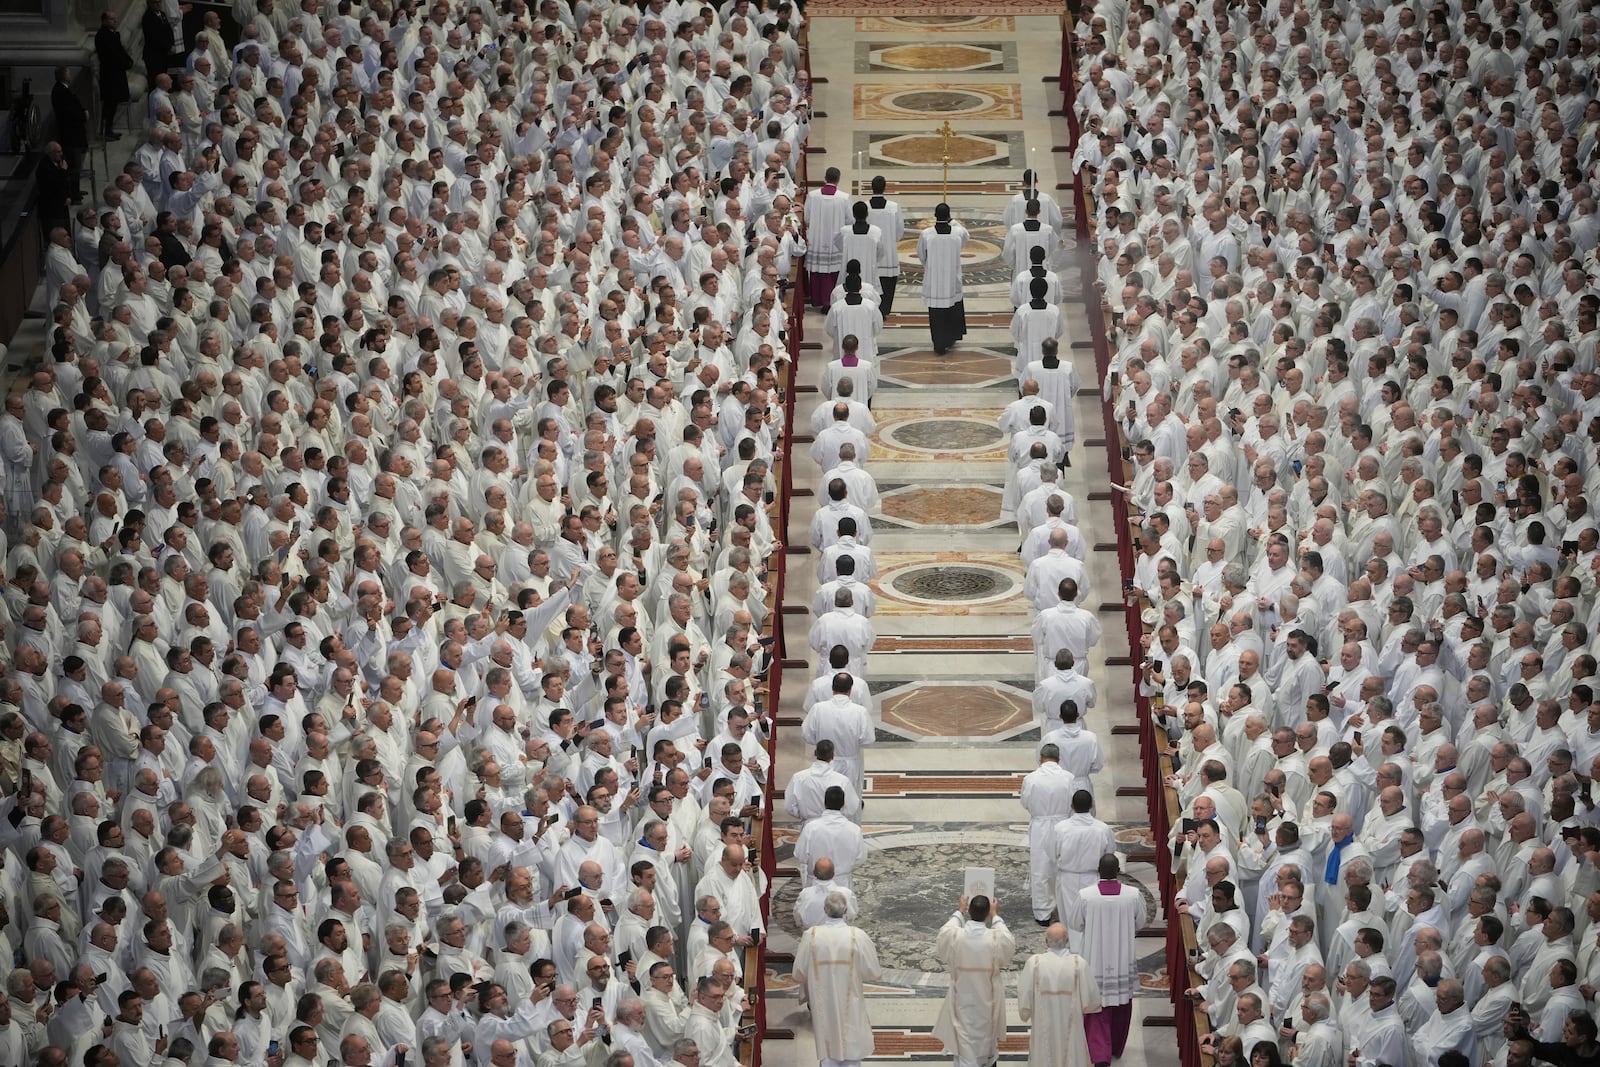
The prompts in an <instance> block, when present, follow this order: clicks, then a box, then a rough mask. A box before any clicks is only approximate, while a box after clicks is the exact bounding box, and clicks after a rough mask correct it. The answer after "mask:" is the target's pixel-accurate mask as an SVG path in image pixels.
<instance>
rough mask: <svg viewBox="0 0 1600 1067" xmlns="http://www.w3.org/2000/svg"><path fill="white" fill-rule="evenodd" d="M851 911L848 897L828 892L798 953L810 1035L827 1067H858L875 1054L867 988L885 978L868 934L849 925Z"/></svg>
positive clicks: (798, 977) (796, 966)
mask: <svg viewBox="0 0 1600 1067" xmlns="http://www.w3.org/2000/svg"><path fill="white" fill-rule="evenodd" d="M849 910H850V901H849V898H847V897H846V896H845V895H844V894H843V893H840V892H837V891H836V892H832V893H829V894H828V896H827V897H826V899H824V900H823V902H822V911H823V915H824V918H823V920H822V922H821V923H819V924H817V925H816V926H813V927H810V928H809V929H807V930H806V932H805V933H803V934H801V935H800V944H799V947H797V948H796V949H795V951H794V977H795V981H797V982H799V983H800V1003H802V1004H805V1005H807V1006H809V1007H810V1009H811V1030H812V1033H813V1034H814V1035H815V1037H816V1042H817V1057H818V1059H819V1061H820V1062H821V1064H822V1067H857V1065H858V1064H860V1062H861V1061H862V1060H863V1059H865V1058H866V1057H867V1056H870V1055H871V1054H872V1022H871V1021H870V1020H869V1019H868V1018H867V998H866V992H865V990H864V988H863V987H864V986H865V984H866V983H867V982H876V981H878V980H879V979H880V978H881V977H882V976H883V975H882V971H880V970H879V969H878V953H877V951H876V950H875V949H874V948H873V947H872V939H871V938H870V937H868V936H867V934H866V932H865V931H864V930H859V929H857V928H855V927H853V926H848V925H846V923H845V916H846V914H848V912H849Z"/></svg>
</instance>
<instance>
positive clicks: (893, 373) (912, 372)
mask: <svg viewBox="0 0 1600 1067" xmlns="http://www.w3.org/2000/svg"><path fill="white" fill-rule="evenodd" d="M1010 348H1011V346H1010V345H1005V346H999V345H996V346H992V347H984V348H960V349H957V350H956V351H954V352H948V353H946V354H945V355H942V356H941V355H939V354H938V353H936V352H934V351H933V349H931V348H916V347H906V348H880V349H879V350H878V356H879V359H880V362H879V364H878V373H879V374H880V375H881V376H882V377H883V378H884V379H885V380H887V381H893V382H898V383H899V384H901V385H907V386H930V387H933V388H948V387H950V386H952V385H988V384H993V383H999V382H1003V381H1007V380H1009V379H1010V378H1011V377H1012V367H1013V365H1014V364H1015V362H1016V353H1015V352H1014V351H1007V350H1008V349H1010Z"/></svg>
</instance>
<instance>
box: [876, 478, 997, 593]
mask: <svg viewBox="0 0 1600 1067" xmlns="http://www.w3.org/2000/svg"><path fill="white" fill-rule="evenodd" d="M881 510H882V512H883V515H884V517H886V518H890V519H895V520H898V521H900V522H905V523H910V524H912V525H916V526H980V525H983V524H985V523H991V522H995V521H997V520H998V519H999V518H1000V494H999V493H998V492H996V491H995V490H994V489H992V488H990V487H989V486H986V485H941V486H913V487H909V488H906V489H896V490H893V491H892V492H889V493H886V494H884V496H883V497H882V501H881ZM907 591H908V592H911V591H914V590H907Z"/></svg>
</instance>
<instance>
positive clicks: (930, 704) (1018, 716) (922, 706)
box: [868, 685, 1033, 790]
mask: <svg viewBox="0 0 1600 1067" xmlns="http://www.w3.org/2000/svg"><path fill="white" fill-rule="evenodd" d="M882 707H883V723H884V725H885V726H887V727H889V728H891V729H896V730H900V731H902V732H907V733H911V734H914V735H916V736H920V737H993V736H998V735H1000V734H1004V733H1007V732H1009V731H1011V730H1015V729H1017V728H1018V727H1021V726H1025V725H1027V724H1029V723H1031V722H1033V704H1032V702H1031V701H1029V700H1028V698H1027V697H1026V696H1025V695H1023V694H1022V693H1019V692H1017V691H1015V690H1012V689H1010V688H1005V689H1002V688H999V687H997V686H992V685H919V686H916V687H914V688H912V689H908V690H904V691H901V692H898V693H892V694H890V695H889V696H886V697H884V698H883V705H882ZM868 777H869V778H874V779H876V778H877V777H878V775H877V774H876V773H874V774H869V775H868ZM888 784H889V783H888V782H887V780H883V781H878V782H877V783H876V785H875V788H876V789H884V788H887V787H888ZM982 784H983V783H980V782H972V783H970V785H969V786H968V789H969V790H976V789H978V788H980V787H981V785H982Z"/></svg>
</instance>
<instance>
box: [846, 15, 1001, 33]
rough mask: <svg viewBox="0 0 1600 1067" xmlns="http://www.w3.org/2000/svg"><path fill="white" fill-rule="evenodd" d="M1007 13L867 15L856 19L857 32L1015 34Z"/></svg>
mask: <svg viewBox="0 0 1600 1067" xmlns="http://www.w3.org/2000/svg"><path fill="white" fill-rule="evenodd" d="M1016 30H1017V21H1016V19H1014V18H1012V17H1011V16H1010V15H877V16H874V15H868V16H865V17H863V18H858V19H856V32H857V33H873V32H877V33H907V32H912V33H1015V32H1016Z"/></svg>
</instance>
